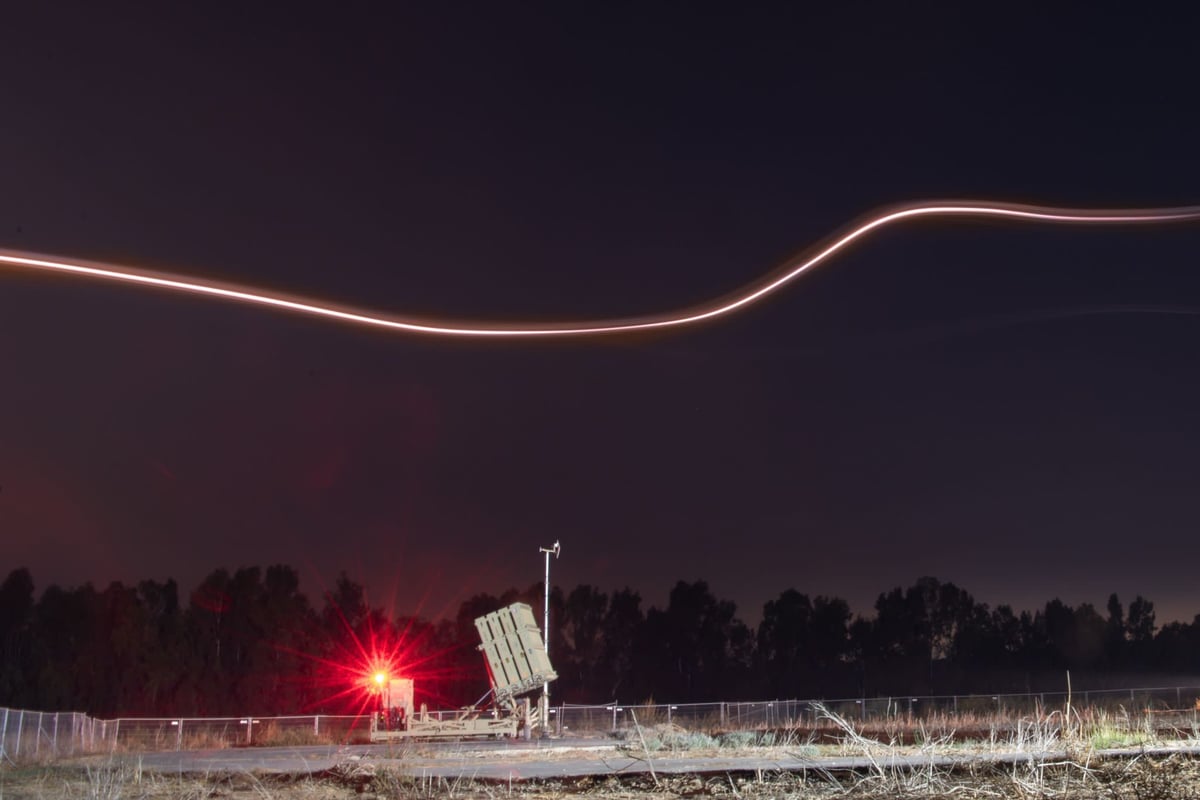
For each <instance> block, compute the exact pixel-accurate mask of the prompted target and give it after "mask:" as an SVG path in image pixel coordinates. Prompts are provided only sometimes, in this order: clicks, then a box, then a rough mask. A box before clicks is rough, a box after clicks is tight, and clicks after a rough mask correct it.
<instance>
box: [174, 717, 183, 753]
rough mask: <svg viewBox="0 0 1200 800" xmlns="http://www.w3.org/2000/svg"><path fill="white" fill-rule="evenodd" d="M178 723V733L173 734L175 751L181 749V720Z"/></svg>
mask: <svg viewBox="0 0 1200 800" xmlns="http://www.w3.org/2000/svg"><path fill="white" fill-rule="evenodd" d="M178 722H179V731H178V732H177V733H176V734H175V749H176V750H182V749H183V720H178Z"/></svg>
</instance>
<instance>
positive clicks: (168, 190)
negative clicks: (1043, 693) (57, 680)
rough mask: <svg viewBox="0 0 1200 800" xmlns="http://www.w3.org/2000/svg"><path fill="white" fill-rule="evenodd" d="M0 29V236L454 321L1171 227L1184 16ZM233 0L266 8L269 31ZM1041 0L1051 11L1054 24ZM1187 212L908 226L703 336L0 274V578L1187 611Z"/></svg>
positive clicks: (1191, 458)
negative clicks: (507, 324)
mask: <svg viewBox="0 0 1200 800" xmlns="http://www.w3.org/2000/svg"><path fill="white" fill-rule="evenodd" d="M255 5H257V4H231V5H229V6H222V5H221V4H195V6H194V7H193V8H192V9H191V10H189V9H188V8H187V7H186V6H185V5H184V4H174V3H169V4H148V5H147V6H146V7H145V8H141V9H138V8H137V7H134V6H124V7H121V8H118V7H117V6H114V5H109V4H98V3H90V2H88V3H77V4H74V3H62V4H37V3H29V4H24V5H23V6H22V7H21V8H20V9H19V10H15V11H14V10H13V9H6V11H5V20H4V22H3V25H4V29H5V34H6V35H5V37H4V38H5V43H4V48H3V50H2V51H0V189H2V191H0V247H4V248H9V249H18V250H29V251H36V252H44V253H52V254H58V255H62V256H69V257H75V258H90V259H99V260H110V261H118V262H122V263H128V264H133V265H136V266H139V267H147V268H155V269H169V270H173V271H178V272H182V273H186V274H191V275H196V276H201V277H208V278H215V279H222V280H231V281H237V282H243V283H248V284H251V285H255V286H261V287H266V288H273V289H280V290H287V291H290V292H297V293H301V294H306V295H312V296H317V297H322V298H327V299H330V300H334V301H337V302H341V303H352V304H361V305H366V306H370V307H373V308H378V309H380V310H383V311H391V312H397V313H414V314H422V315H432V316H438V315H445V316H450V317H456V318H457V317H472V316H473V317H479V318H484V319H490V320H519V319H534V320H546V319H556V318H560V319H574V318H579V317H590V316H604V315H622V316H623V315H630V314H638V313H646V312H653V311H659V310H665V309H669V308H672V307H679V306H684V305H687V304H689V303H694V302H698V301H701V300H704V299H707V298H710V297H713V296H717V295H721V294H723V293H726V292H728V291H731V290H733V289H735V288H736V287H738V286H739V285H741V284H743V283H745V282H747V281H750V280H753V279H755V278H757V277H759V276H760V275H762V274H763V273H765V272H767V271H769V270H770V269H772V268H774V267H775V266H777V265H778V264H779V263H780V262H781V261H782V260H783V259H785V258H786V257H788V256H789V255H790V254H791V253H793V252H795V251H797V250H799V249H802V248H804V247H805V246H807V245H809V244H811V243H812V242H814V241H815V240H818V239H820V238H821V237H823V236H825V235H826V234H828V233H830V232H831V231H833V230H834V229H837V228H838V227H840V226H842V225H844V224H845V223H847V222H848V221H850V220H852V219H854V218H855V217H857V216H859V215H860V214H863V213H865V212H867V211H869V210H871V209H873V208H875V207H877V206H880V205H883V204H890V203H895V202H901V201H909V200H919V199H936V198H947V197H951V198H968V199H995V200H1006V201H1027V202H1035V203H1041V204H1060V205H1068V206H1106V205H1109V206H1118V207H1130V206H1138V205H1153V206H1166V205H1176V204H1178V205H1186V204H1196V203H1200V148H1198V147H1197V142H1200V103H1197V102H1196V85H1197V69H1196V67H1195V64H1196V44H1195V41H1196V31H1197V25H1198V23H1200V14H1196V13H1192V15H1191V16H1189V17H1186V18H1185V17H1183V16H1177V17H1172V16H1171V15H1169V14H1168V13H1167V12H1165V11H1164V10H1163V7H1160V8H1159V9H1158V10H1156V11H1154V12H1153V13H1142V12H1138V11H1135V10H1134V6H1132V5H1128V4H1123V5H1119V6H1118V5H1117V4H1077V5H1071V4H1063V5H1064V7H1063V8H1059V9H1057V10H1047V9H1045V8H1043V7H1042V6H1043V5H1045V4H1036V5H1030V6H1027V7H1023V8H1022V7H1019V6H1005V7H1003V8H1001V7H999V6H997V7H995V8H996V12H997V13H995V14H994V15H985V14H984V13H982V12H981V11H980V10H979V9H978V8H977V7H976V5H975V4H958V5H957V7H955V8H952V7H950V6H947V7H946V8H940V7H933V6H919V5H917V4H908V3H904V4H900V3H893V4H852V3H829V4H826V6H827V8H826V10H824V11H813V10H811V9H810V8H809V6H811V5H814V4H803V3H796V4H790V5H788V6H769V5H760V6H759V7H757V8H756V9H744V8H742V7H741V6H740V5H737V4H729V5H727V6H726V7H725V8H724V9H723V10H705V7H703V6H700V5H696V4H691V3H654V4H652V3H632V4H622V3H593V4H584V3H555V4H547V5H546V6H540V7H539V6H532V5H526V4H520V3H482V4H472V5H468V4H458V3H425V4H414V5H412V6H403V5H400V4H394V7H393V4H386V5H385V4H381V5H380V9H382V8H390V10H388V11H386V12H381V11H380V9H376V10H375V11H372V12H367V11H366V10H363V9H361V8H359V7H357V6H355V7H353V8H343V7H342V5H339V4H329V3H326V4H314V5H312V6H311V7H309V6H306V5H305V4H303V3H295V4H287V5H286V6H281V9H282V10H280V11H278V12H274V13H268V12H266V11H264V10H262V9H256V8H255ZM264 5H265V4H264ZM1067 6H1070V7H1067ZM1198 258H1200V225H1195V224H1192V225H1179V226H1172V227H1163V228H1140V229H1136V230H1133V229H1120V230H1114V229H1107V230H1101V229H1096V228H1087V229H1082V228H1049V227H1028V226H1019V225H1014V224H995V223H990V224H984V223H977V222H972V223H968V222H965V221H957V222H952V223H951V222H944V221H943V222H933V221H926V222H920V223H917V224H913V225H909V226H906V227H903V228H900V227H896V228H892V229H889V230H888V231H886V232H884V233H882V234H881V235H879V236H877V237H875V238H873V239H871V240H870V242H869V243H867V244H866V245H865V246H863V247H861V248H859V249H857V250H855V251H853V252H850V253H848V254H847V255H846V256H845V257H843V258H840V259H839V260H837V261H836V262H835V263H831V264H829V265H827V266H824V267H822V268H820V269H819V270H817V271H816V272H814V273H812V274H810V275H808V276H806V277H805V278H803V279H802V280H800V281H798V282H797V283H796V284H794V285H793V286H792V287H790V288H789V289H788V290H787V291H785V292H783V293H781V294H779V295H777V296H775V297H773V298H772V299H770V300H769V301H768V302H766V303H764V304H761V305H758V306H755V307H754V308H752V309H750V310H749V311H747V312H746V313H744V314H743V315H740V316H735V317H732V318H729V319H726V320H724V321H720V322H716V323H714V324H712V325H710V326H708V327H704V328H692V329H689V330H687V331H677V332H673V333H663V334H656V335H641V336H632V337H630V336H627V337H615V338H604V339H598V340H573V341H559V342H540V343H531V342H513V341H506V342H479V341H445V340H431V339H425V338H412V337H404V336H398V335H387V334H383V333H380V332H372V331H368V330H360V329H355V328H352V327H348V326H345V325H338V324H332V323H328V322H322V321H315V320H312V319H305V318H299V317H290V316H286V315H283V314H279V313H273V312H266V311H263V310H260V309H251V308H246V307H235V306H230V305H223V304H221V303H218V302H215V301H212V300H205V299H196V298H182V297H178V296H173V295H168V294H164V293H161V292H155V291H148V290H142V289H131V288H127V287H117V286H112V285H102V284H98V283H88V282H83V281H80V280H72V279H65V278H52V277H48V276H35V275H33V274H31V273H21V272H17V271H15V270H12V269H4V268H0V365H2V369H3V372H2V373H0V374H2V377H0V390H2V391H0V572H3V573H4V574H7V571H8V570H9V569H11V568H13V567H16V566H28V567H29V568H30V569H31V570H32V571H33V574H34V578H35V580H36V581H37V583H38V586H39V588H44V587H45V586H46V585H48V584H50V583H60V584H65V585H76V584H79V583H81V582H83V581H89V580H90V581H92V582H94V583H96V584H97V585H101V586H102V585H105V584H107V583H108V582H109V581H111V580H115V579H119V580H124V581H137V580H140V579H144V578H156V579H165V578H166V577H175V578H176V579H178V580H179V581H180V582H181V584H182V585H183V586H184V589H185V591H186V590H187V589H189V588H190V587H191V586H194V585H195V583H196V582H197V581H198V580H199V579H200V578H201V577H203V575H205V574H206V573H208V572H209V571H211V570H212V569H215V568H217V567H221V566H224V567H228V568H230V569H234V568H237V567H239V566H243V565H254V564H258V565H266V564H269V563H276V562H284V563H290V564H293V565H295V566H296V567H297V568H298V569H299V570H300V572H301V575H302V579H303V588H304V589H305V590H306V591H307V592H308V593H309V594H310V595H312V596H316V595H318V594H319V593H320V591H321V590H322V589H323V588H325V587H328V586H329V585H331V583H332V581H333V580H334V578H335V577H336V575H337V573H338V572H339V571H340V570H343V569H345V570H347V571H348V572H349V573H350V574H351V575H352V576H353V577H356V578H358V579H360V580H362V581H364V582H365V583H366V584H367V585H368V587H369V588H370V591H371V593H372V599H373V600H376V601H377V602H379V603H384V602H387V601H388V600H389V599H390V598H393V597H394V599H395V601H396V606H395V607H396V609H397V610H398V611H401V612H413V611H419V612H420V613H421V614H423V615H425V616H437V615H439V614H441V613H443V612H445V611H447V610H453V608H454V607H455V606H456V604H457V603H458V602H459V601H460V600H462V599H464V598H465V597H466V596H469V595H470V594H473V593H475V592H478V591H493V592H495V591H500V590H502V589H504V588H506V587H508V586H513V585H520V586H526V585H529V584H531V583H533V582H535V581H537V580H539V579H540V576H541V570H542V562H541V559H540V556H539V555H538V552H537V549H538V547H539V546H548V545H549V544H550V543H552V542H553V541H554V540H555V539H556V538H558V539H561V540H562V542H563V556H562V558H561V560H559V561H558V562H557V563H556V564H555V565H554V582H555V583H556V584H558V585H561V586H565V587H568V588H569V587H572V586H574V585H576V584H578V583H592V584H596V585H598V586H600V587H602V588H604V589H614V588H619V587H622V586H625V585H630V586H632V587H634V588H636V589H639V590H641V591H642V592H643V596H644V597H645V598H646V600H647V601H648V602H650V603H661V602H662V601H663V600H664V599H665V595H666V591H667V589H668V588H669V587H670V586H671V585H672V584H673V583H674V581H675V580H677V579H688V580H694V579H701V578H702V579H706V580H708V581H709V583H710V584H711V586H712V587H713V589H714V591H715V592H716V593H717V594H718V595H720V596H722V597H727V598H729V599H732V600H734V601H736V602H737V604H738V607H739V609H740V611H741V613H742V614H743V616H745V617H746V618H747V619H749V620H750V621H755V620H756V619H757V617H758V615H759V613H760V610H761V606H762V603H763V602H764V601H766V600H768V599H770V598H772V597H774V596H776V595H777V594H778V593H779V592H780V591H782V590H783V589H786V588H788V587H794V588H797V589H799V590H801V591H804V592H807V593H810V594H818V593H820V594H836V595H840V596H843V597H846V598H847V599H849V600H850V601H851V603H852V605H853V607H854V608H855V609H856V610H857V611H862V612H867V611H869V610H870V607H871V604H872V603H873V601H874V598H875V595H876V594H877V593H879V592H880V591H883V590H886V589H888V588H890V587H892V586H895V585H908V584H910V583H911V582H912V581H913V580H915V579H916V578H917V577H919V576H921V575H924V574H933V575H936V576H938V577H940V578H942V579H943V580H952V581H955V582H956V583H958V584H960V585H962V586H964V587H965V588H967V589H969V590H970V591H972V592H974V593H975V595H976V596H977V597H978V598H979V599H981V600H984V601H987V602H989V603H993V604H994V603H999V602H1008V603H1011V604H1013V605H1015V606H1016V607H1018V608H1030V607H1032V606H1034V605H1039V604H1041V603H1043V602H1045V601H1046V600H1048V599H1050V598H1051V597H1054V596H1060V597H1062V598H1063V599H1064V600H1066V601H1068V602H1072V603H1077V602H1082V601H1090V602H1093V603H1096V604H1097V605H1098V606H1102V604H1103V602H1104V600H1105V598H1106V597H1107V594H1108V593H1109V592H1112V591H1116V592H1119V593H1120V594H1121V595H1122V597H1123V598H1125V599H1126V600H1128V599H1131V598H1132V596H1133V595H1135V594H1139V593H1140V594H1143V595H1145V596H1147V597H1149V598H1150V599H1152V600H1155V601H1156V602H1157V604H1158V609H1159V619H1160V621H1165V620H1168V619H1172V618H1184V619H1189V620H1190V619H1191V617H1192V615H1193V614H1194V613H1196V612H1197V611H1200V594H1198V593H1197V592H1196V589H1195V586H1196V575H1197V571H1198V569H1200V540H1198V539H1197V536H1196V534H1197V531H1198V530H1200V493H1198V488H1197V487H1198V486H1200V456H1198V453H1200V425H1198V424H1197V420H1196V413H1195V409H1196V407H1197V404H1198V401H1200V375H1198V373H1197V370H1196V363H1197V359H1198V357H1200V270H1198V269H1197V259H1198Z"/></svg>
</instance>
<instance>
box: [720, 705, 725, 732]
mask: <svg viewBox="0 0 1200 800" xmlns="http://www.w3.org/2000/svg"><path fill="white" fill-rule="evenodd" d="M721 727H722V728H724V727H725V701H724V700H722V701H721Z"/></svg>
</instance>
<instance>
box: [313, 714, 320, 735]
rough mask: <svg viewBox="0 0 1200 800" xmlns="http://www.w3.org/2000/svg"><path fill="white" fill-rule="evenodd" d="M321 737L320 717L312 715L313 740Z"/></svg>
mask: <svg viewBox="0 0 1200 800" xmlns="http://www.w3.org/2000/svg"><path fill="white" fill-rule="evenodd" d="M320 735H321V715H320V714H313V738H316V737H318V736H320Z"/></svg>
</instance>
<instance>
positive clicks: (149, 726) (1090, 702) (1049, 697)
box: [0, 686, 1200, 764]
mask: <svg viewBox="0 0 1200 800" xmlns="http://www.w3.org/2000/svg"><path fill="white" fill-rule="evenodd" d="M1066 702H1067V694H1066V693H1065V692H1059V693H1054V692H1041V693H1034V694H981V695H935V696H916V695H912V696H909V695H904V696H899V697H895V696H893V697H870V698H850V699H844V698H843V699H833V700H826V699H821V700H764V701H757V702H722V703H655V704H623V703H619V702H616V701H614V702H611V703H604V704H601V705H560V706H555V707H553V708H551V709H550V725H551V726H552V728H553V729H554V730H555V731H556V732H558V733H600V732H616V731H622V730H625V729H626V728H630V727H632V726H633V722H634V719H635V717H636V719H637V721H638V722H639V723H640V724H643V725H646V724H654V723H660V722H663V723H673V724H676V725H679V726H681V727H684V728H702V729H707V730H746V729H775V728H803V727H809V726H813V727H816V726H818V725H819V724H820V720H818V718H817V711H816V710H815V704H816V703H820V704H821V705H822V706H823V707H824V708H826V709H828V710H829V711H832V712H833V713H835V714H838V715H839V716H841V717H843V718H845V719H848V720H853V721H858V722H863V723H867V722H873V721H881V720H887V719H893V718H899V717H904V718H919V719H928V718H932V717H936V716H939V715H944V716H956V717H963V716H968V715H974V716H976V717H979V718H981V719H984V718H992V719H994V718H995V717H996V716H1008V717H1023V716H1031V715H1037V714H1041V713H1044V712H1046V711H1048V710H1052V709H1056V708H1062V707H1063V706H1064V705H1065V704H1066ZM1071 702H1072V704H1073V705H1074V706H1075V707H1076V708H1078V709H1081V710H1082V709H1085V708H1092V709H1103V710H1107V711H1111V712H1124V713H1128V714H1130V715H1134V716H1136V715H1141V714H1147V713H1151V712H1155V711H1162V710H1168V709H1188V710H1191V709H1197V708H1200V686H1189V687H1182V686H1180V687H1175V686H1171V687H1159V688H1147V689H1112V690H1102V691H1086V692H1075V693H1073V694H1072V695H1071ZM454 713H455V712H435V715H436V716H440V715H441V714H446V715H453V714H454ZM369 724H370V718H369V716H367V715H357V716H334V715H327V714H315V715H304V716H286V717H250V716H246V717H207V718H187V717H175V718H132V717H122V718H118V719H107V720H106V719H96V718H93V717H90V716H88V715H86V714H83V713H80V712H65V711H64V712H42V711H22V710H19V709H10V708H0V764H13V763H16V762H18V761H36V760H53V759H56V758H64V757H70V756H74V755H82V754H87V753H104V752H115V751H117V750H135V751H136V750H141V751H149V750H198V749H210V748H221V747H230V746H234V747H236V746H249V745H302V744H315V743H326V742H346V741H356V740H360V741H361V740H365V739H366V734H367V729H368V727H369Z"/></svg>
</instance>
